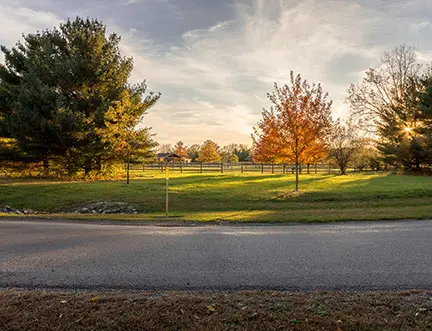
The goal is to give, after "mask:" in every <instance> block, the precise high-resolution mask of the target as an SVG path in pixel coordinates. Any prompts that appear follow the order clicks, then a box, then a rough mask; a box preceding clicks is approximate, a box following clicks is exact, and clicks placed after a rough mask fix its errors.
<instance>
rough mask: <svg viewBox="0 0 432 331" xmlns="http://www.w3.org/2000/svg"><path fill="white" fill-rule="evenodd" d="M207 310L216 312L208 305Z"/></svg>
mask: <svg viewBox="0 0 432 331" xmlns="http://www.w3.org/2000/svg"><path fill="white" fill-rule="evenodd" d="M207 309H208V310H209V311H216V308H215V307H213V306H212V305H208V306H207Z"/></svg>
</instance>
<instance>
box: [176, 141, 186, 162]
mask: <svg viewBox="0 0 432 331" xmlns="http://www.w3.org/2000/svg"><path fill="white" fill-rule="evenodd" d="M174 153H175V154H177V155H179V156H181V157H184V158H187V157H188V148H187V147H186V146H185V144H184V143H183V141H179V142H177V144H176V145H175V146H174Z"/></svg>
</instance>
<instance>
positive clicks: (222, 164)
mask: <svg viewBox="0 0 432 331" xmlns="http://www.w3.org/2000/svg"><path fill="white" fill-rule="evenodd" d="M220 168H221V174H223V162H221V167H220Z"/></svg>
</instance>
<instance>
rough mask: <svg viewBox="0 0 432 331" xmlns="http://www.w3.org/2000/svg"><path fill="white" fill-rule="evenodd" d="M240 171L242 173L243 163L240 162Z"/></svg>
mask: <svg viewBox="0 0 432 331" xmlns="http://www.w3.org/2000/svg"><path fill="white" fill-rule="evenodd" d="M240 172H241V173H243V163H240Z"/></svg>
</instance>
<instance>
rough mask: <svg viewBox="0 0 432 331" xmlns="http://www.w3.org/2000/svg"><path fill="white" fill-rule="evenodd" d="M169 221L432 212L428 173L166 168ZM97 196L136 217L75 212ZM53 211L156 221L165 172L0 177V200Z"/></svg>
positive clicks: (395, 215)
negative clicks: (111, 177) (104, 177)
mask: <svg viewBox="0 0 432 331" xmlns="http://www.w3.org/2000/svg"><path fill="white" fill-rule="evenodd" d="M169 183H170V202H169V205H170V215H171V216H173V217H172V218H171V219H174V220H187V221H233V222H327V221H341V220H385V219H426V218H432V177H425V176H401V175H391V174H350V175H347V176H339V175H306V174H305V175H301V177H300V190H301V192H300V194H294V193H293V188H294V176H293V175H291V174H290V175H261V174H257V175H248V174H243V175H240V174H238V175H231V174H224V175H221V174H203V175H196V174H194V175H192V174H171V178H170V181H169ZM98 201H113V202H128V203H131V204H134V205H135V206H136V208H137V210H138V211H139V214H137V215H76V214H71V211H73V210H74V209H76V208H78V207H80V206H83V205H85V204H88V203H90V202H98ZM3 205H9V206H11V207H13V208H30V209H34V210H37V211H41V212H50V213H56V215H45V216H44V217H54V216H61V217H65V218H88V219H95V218H97V219H118V220H159V221H160V220H161V219H162V216H163V215H164V210H165V178H164V175H163V174H159V173H155V174H149V173H147V174H145V176H143V177H139V178H134V179H133V180H132V182H131V184H130V185H126V184H125V182H124V181H120V180H119V181H95V182H62V181H47V180H18V179H17V180H12V179H4V180H0V206H3Z"/></svg>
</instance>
